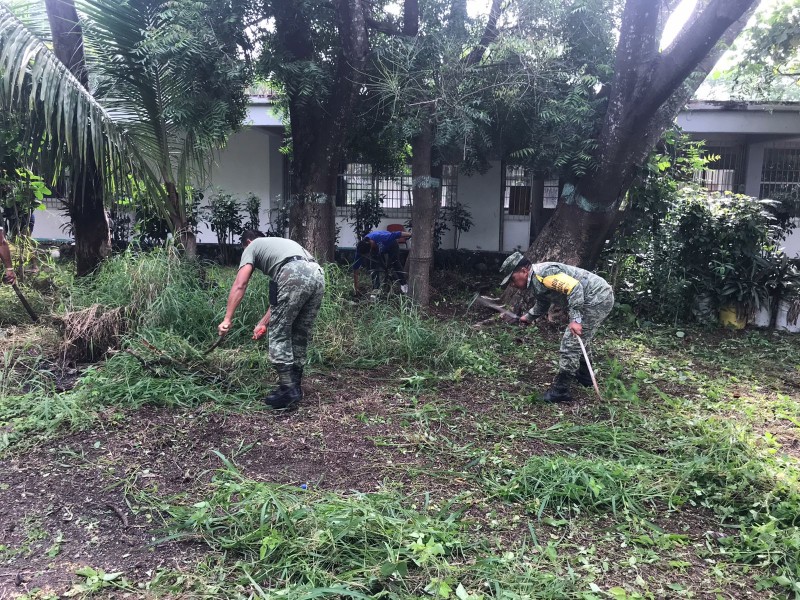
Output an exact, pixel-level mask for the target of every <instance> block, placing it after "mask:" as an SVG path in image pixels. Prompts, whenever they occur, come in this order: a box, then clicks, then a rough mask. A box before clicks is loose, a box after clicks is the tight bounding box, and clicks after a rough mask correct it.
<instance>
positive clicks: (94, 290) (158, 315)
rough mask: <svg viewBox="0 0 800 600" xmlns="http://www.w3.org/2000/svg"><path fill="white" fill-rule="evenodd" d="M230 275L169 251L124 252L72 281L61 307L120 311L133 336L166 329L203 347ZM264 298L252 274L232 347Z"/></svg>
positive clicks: (221, 309)
mask: <svg viewBox="0 0 800 600" xmlns="http://www.w3.org/2000/svg"><path fill="white" fill-rule="evenodd" d="M235 274H236V273H235V271H234V270H232V269H220V268H219V267H216V266H213V265H207V264H204V263H201V262H199V261H187V260H185V259H182V258H181V257H180V255H179V254H178V253H177V251H176V250H175V249H174V248H164V249H156V250H152V251H150V252H147V253H137V252H134V251H131V250H129V251H127V252H125V253H123V254H120V255H117V256H114V257H112V258H111V259H109V260H107V261H106V262H104V263H103V265H102V267H101V268H100V270H99V272H98V273H97V274H96V275H95V276H93V277H91V278H86V279H81V280H77V281H76V283H75V285H74V287H73V289H72V293H71V296H70V298H69V301H68V302H67V305H66V308H67V309H69V310H75V309H80V308H87V307H89V306H91V305H93V304H100V305H102V306H104V307H106V308H118V307H124V308H126V309H127V310H128V314H129V316H130V318H131V319H132V320H133V324H134V329H135V330H136V331H138V332H139V333H146V332H151V331H155V330H160V331H168V332H171V333H174V334H175V335H177V336H180V337H182V338H184V339H186V340H188V341H190V342H193V343H198V344H203V343H205V344H207V343H210V342H211V341H213V340H214V339H215V338H216V336H217V332H216V326H217V324H218V323H219V322H220V321H221V320H222V318H223V316H224V315H225V305H226V302H227V298H228V292H229V290H230V286H231V283H232V282H233V279H234V277H235ZM268 298H269V295H268V280H267V278H265V277H261V276H259V275H258V274H256V275H255V276H254V277H253V278H252V279H251V280H250V285H249V286H248V290H247V294H246V296H245V298H244V300H243V302H242V303H241V305H240V306H239V309H238V311H237V318H236V323H235V324H234V325H235V326H234V329H233V330H232V331H231V333H230V334H229V336H230V339H231V341H232V342H233V343H241V342H243V341H244V340H245V339H246V338H248V337H249V334H250V333H251V332H252V330H253V327H254V326H255V324H256V323H257V322H258V320H259V319H260V318H261V317H262V316H263V314H264V313H265V312H266V311H267V308H268V305H269V302H268Z"/></svg>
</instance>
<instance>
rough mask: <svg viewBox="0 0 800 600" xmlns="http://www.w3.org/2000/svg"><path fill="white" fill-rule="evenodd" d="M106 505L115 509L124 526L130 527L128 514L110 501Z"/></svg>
mask: <svg viewBox="0 0 800 600" xmlns="http://www.w3.org/2000/svg"><path fill="white" fill-rule="evenodd" d="M106 506H107V507H108V508H110V509H111V510H113V511H114V513H115V514H116V515H117V516H118V517H119V520H120V521H122V526H123V527H124V528H125V529H127V528H128V515H126V514H125V512H124V511H123V510H122V509H121V508H120V507H119V506H115V505H114V504H111V503H110V502H107V503H106Z"/></svg>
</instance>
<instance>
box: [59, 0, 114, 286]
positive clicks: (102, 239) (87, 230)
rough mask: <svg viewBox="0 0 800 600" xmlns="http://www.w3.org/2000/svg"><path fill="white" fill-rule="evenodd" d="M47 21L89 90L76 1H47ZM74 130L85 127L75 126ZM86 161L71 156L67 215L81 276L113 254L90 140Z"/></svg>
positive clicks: (63, 57) (64, 59)
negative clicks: (69, 194) (70, 179)
mask: <svg viewBox="0 0 800 600" xmlns="http://www.w3.org/2000/svg"><path fill="white" fill-rule="evenodd" d="M45 5H46V7H47V18H48V20H49V22H50V30H51V31H52V34H53V50H54V51H55V54H56V56H57V57H58V59H59V60H60V61H61V62H63V63H64V64H65V65H66V66H67V68H68V69H69V70H70V71H71V72H72V74H73V75H75V77H77V78H78V80H79V81H80V82H81V84H83V87H85V88H86V89H88V88H89V76H88V73H87V72H86V59H85V56H84V52H83V31H82V30H81V27H80V24H79V22H78V13H77V11H76V10H75V4H74V2H73V0H45ZM72 126H74V127H83V126H84V124H83V123H75V124H74V125H72ZM87 143H88V147H87V149H86V160H85V161H83V162H80V161H78V160H77V154H78V152H77V149H74V151H73V152H72V153H71V155H72V157H73V158H72V169H71V177H72V185H71V186H70V189H71V197H70V198H67V202H68V212H69V215H70V219H71V221H72V229H73V234H74V235H75V265H76V271H77V274H78V276H83V275H87V274H89V273H91V272H92V271H94V270H95V269H96V268H97V266H98V265H99V264H100V262H101V261H102V260H103V259H104V258H105V257H107V256H108V255H109V254H110V253H111V232H110V231H109V228H108V219H107V218H106V212H105V206H104V203H103V179H102V176H101V174H100V170H99V169H98V166H97V164H96V161H95V158H96V157H95V153H94V149H93V148H92V141H91V137H88V138H87Z"/></svg>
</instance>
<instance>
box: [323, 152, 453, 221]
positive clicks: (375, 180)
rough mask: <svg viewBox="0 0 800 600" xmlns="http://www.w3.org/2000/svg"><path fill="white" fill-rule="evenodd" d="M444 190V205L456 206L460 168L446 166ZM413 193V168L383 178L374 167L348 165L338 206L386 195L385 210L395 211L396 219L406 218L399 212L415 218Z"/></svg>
mask: <svg viewBox="0 0 800 600" xmlns="http://www.w3.org/2000/svg"><path fill="white" fill-rule="evenodd" d="M441 188H442V198H441V202H442V206H448V205H451V204H453V203H454V202H455V201H456V200H457V198H458V167H457V166H454V165H444V166H443V167H442V181H441ZM413 191H414V186H413V180H412V177H411V167H410V166H409V167H406V168H405V169H404V171H403V172H402V173H400V174H396V175H382V174H376V173H374V172H373V169H372V165H370V164H367V163H348V164H347V165H345V167H344V169H343V171H342V173H341V174H340V175H339V182H338V186H337V192H336V205H337V206H339V207H345V208H346V207H348V206H353V205H354V204H355V203H356V201H358V200H361V199H362V198H364V197H365V196H366V195H367V194H370V193H377V194H380V195H381V196H383V208H384V209H389V210H392V216H402V215H400V214H398V213H405V214H408V215H411V204H412V202H413Z"/></svg>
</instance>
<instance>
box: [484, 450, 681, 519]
mask: <svg viewBox="0 0 800 600" xmlns="http://www.w3.org/2000/svg"><path fill="white" fill-rule="evenodd" d="M654 475H655V474H654V473H653V470H652V469H651V467H650V466H649V465H647V464H642V463H637V462H632V461H625V460H603V459H598V458H582V457H579V456H534V457H532V458H530V459H529V460H528V461H527V462H526V463H525V465H524V466H523V467H522V468H521V469H519V470H518V471H516V472H514V473H513V475H512V477H511V478H510V480H509V481H508V482H507V483H506V484H504V485H502V486H499V487H498V488H497V493H498V495H500V496H501V497H503V498H506V499H508V500H512V501H525V502H527V503H528V505H529V506H530V509H531V511H532V512H534V513H535V514H536V516H537V517H541V516H542V514H543V513H544V512H545V511H546V510H551V511H553V512H555V513H557V514H563V513H574V512H576V511H577V512H580V511H581V510H586V511H590V512H595V513H602V512H606V511H608V510H610V511H611V512H612V513H614V514H617V512H618V511H631V512H635V513H643V512H645V511H646V510H647V509H652V508H653V506H654V505H655V503H656V502H657V501H658V500H665V499H667V498H668V494H667V492H666V490H665V489H664V486H663V484H659V483H658V481H657V477H654Z"/></svg>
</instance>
